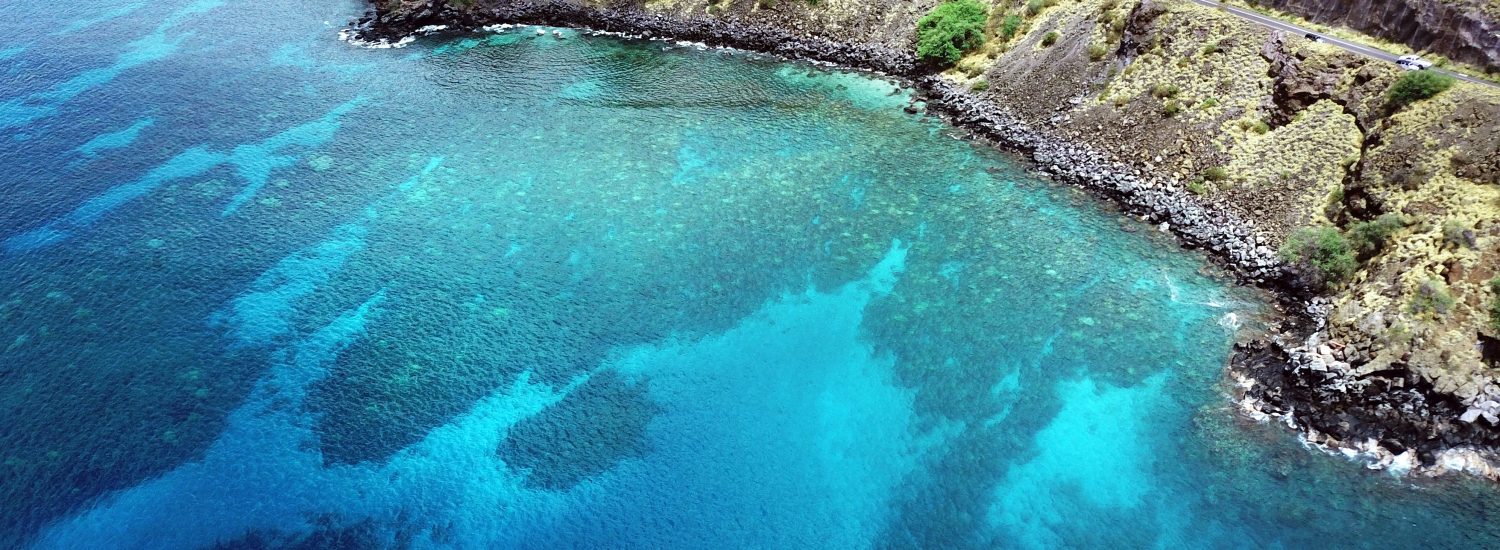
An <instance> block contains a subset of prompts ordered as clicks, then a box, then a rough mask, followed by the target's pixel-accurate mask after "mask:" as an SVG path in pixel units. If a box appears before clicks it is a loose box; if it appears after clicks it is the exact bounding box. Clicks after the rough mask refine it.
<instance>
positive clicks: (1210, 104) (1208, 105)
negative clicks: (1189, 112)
mask: <svg viewBox="0 0 1500 550" xmlns="http://www.w3.org/2000/svg"><path fill="white" fill-rule="evenodd" d="M1198 105H1199V106H1201V107H1203V108H1204V109H1212V108H1214V107H1218V106H1219V100H1218V99H1215V98H1212V97H1210V98H1208V99H1205V100H1203V103H1199V104H1198Z"/></svg>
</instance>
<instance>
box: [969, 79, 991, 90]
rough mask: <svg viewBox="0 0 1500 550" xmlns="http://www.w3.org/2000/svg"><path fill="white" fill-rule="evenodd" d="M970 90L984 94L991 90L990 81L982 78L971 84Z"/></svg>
mask: <svg viewBox="0 0 1500 550" xmlns="http://www.w3.org/2000/svg"><path fill="white" fill-rule="evenodd" d="M969 89H970V90H974V91H976V92H983V91H985V90H988V89H990V81H989V80H985V79H983V78H981V79H979V80H976V81H974V83H973V84H970V85H969Z"/></svg>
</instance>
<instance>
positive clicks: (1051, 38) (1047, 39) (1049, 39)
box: [1042, 31, 1062, 48]
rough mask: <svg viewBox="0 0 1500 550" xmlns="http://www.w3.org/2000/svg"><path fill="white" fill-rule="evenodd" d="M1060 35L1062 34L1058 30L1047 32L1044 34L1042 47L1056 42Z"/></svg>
mask: <svg viewBox="0 0 1500 550" xmlns="http://www.w3.org/2000/svg"><path fill="white" fill-rule="evenodd" d="M1059 36H1062V35H1060V34H1057V31H1047V34H1044V35H1042V47H1043V48H1045V47H1047V46H1051V45H1053V44H1056V43H1057V38H1058V37H1059Z"/></svg>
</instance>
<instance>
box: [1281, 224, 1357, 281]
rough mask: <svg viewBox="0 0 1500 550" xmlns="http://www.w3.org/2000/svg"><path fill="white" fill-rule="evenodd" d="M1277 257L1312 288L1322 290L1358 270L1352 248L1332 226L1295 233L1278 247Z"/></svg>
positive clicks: (1309, 228) (1345, 238)
mask: <svg viewBox="0 0 1500 550" xmlns="http://www.w3.org/2000/svg"><path fill="white" fill-rule="evenodd" d="M1281 256H1282V258H1283V259H1285V260H1286V261H1287V262H1288V263H1291V264H1294V265H1297V266H1299V267H1300V268H1301V269H1302V271H1303V272H1304V273H1306V274H1308V275H1310V276H1311V277H1312V279H1313V280H1314V282H1315V283H1316V284H1318V285H1320V286H1324V287H1334V286H1337V285H1339V284H1341V283H1343V282H1344V281H1345V280H1346V279H1348V278H1349V277H1350V276H1352V275H1354V271H1355V270H1357V269H1359V261H1358V260H1357V259H1355V256H1354V246H1353V245H1352V244H1350V242H1349V239H1348V238H1347V237H1345V236H1344V235H1343V233H1340V232H1339V230H1338V229H1337V228H1334V227H1332V226H1326V225H1325V226H1319V227H1308V228H1303V229H1299V230H1297V231H1296V232H1294V233H1292V235H1291V236H1290V237H1287V240H1286V244H1283V245H1282V247H1281Z"/></svg>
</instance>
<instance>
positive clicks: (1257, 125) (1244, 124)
mask: <svg viewBox="0 0 1500 550" xmlns="http://www.w3.org/2000/svg"><path fill="white" fill-rule="evenodd" d="M1240 129H1241V130H1244V131H1246V132H1255V133H1257V134H1264V133H1266V132H1269V131H1271V125H1270V124H1266V121H1264V120H1250V119H1240Z"/></svg>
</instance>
